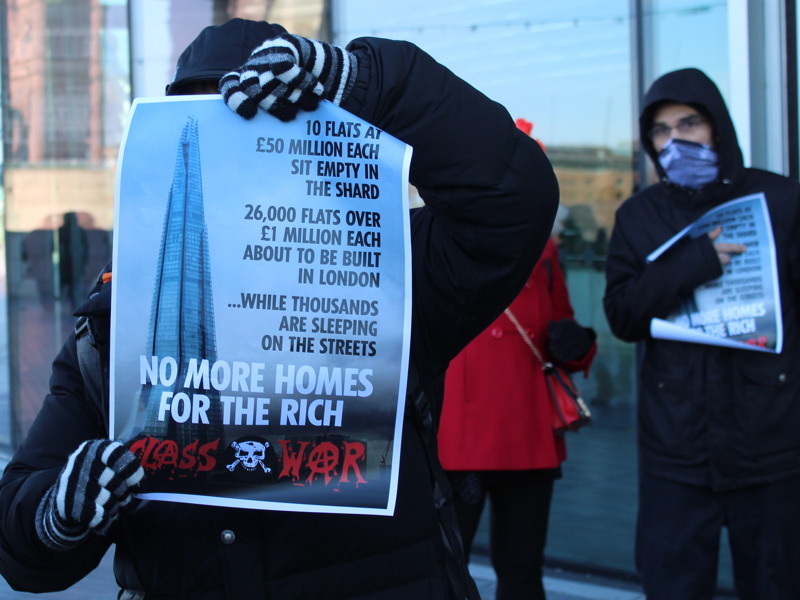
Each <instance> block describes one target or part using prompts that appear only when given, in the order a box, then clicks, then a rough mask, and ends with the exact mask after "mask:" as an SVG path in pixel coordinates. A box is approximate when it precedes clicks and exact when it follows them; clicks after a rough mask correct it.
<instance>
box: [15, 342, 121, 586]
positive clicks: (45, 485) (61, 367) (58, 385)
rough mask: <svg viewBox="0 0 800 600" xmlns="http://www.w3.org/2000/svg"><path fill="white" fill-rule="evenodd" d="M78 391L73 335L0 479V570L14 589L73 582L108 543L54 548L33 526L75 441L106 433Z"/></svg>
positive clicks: (96, 541) (94, 562)
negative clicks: (42, 540)
mask: <svg viewBox="0 0 800 600" xmlns="http://www.w3.org/2000/svg"><path fill="white" fill-rule="evenodd" d="M98 415H99V413H98V410H97V408H96V407H94V406H93V405H92V404H91V402H90V401H89V400H88V399H87V398H86V396H85V394H84V393H83V384H82V379H81V376H80V370H79V367H78V360H77V351H76V345H75V337H74V335H73V336H72V337H71V338H70V339H69V340H68V341H67V343H66V344H65V345H64V347H63V348H62V350H61V352H60V353H59V354H58V356H57V357H56V359H55V361H54V362H53V371H52V375H51V379H50V394H49V395H48V396H47V398H46V399H45V401H44V404H43V406H42V409H41V410H40V412H39V414H38V416H37V417H36V420H35V421H34V423H33V425H32V426H31V429H30V431H29V432H28V434H27V436H26V438H25V440H24V441H23V442H22V444H21V445H20V447H19V448H18V449H17V451H16V452H15V454H14V456H13V458H12V459H11V462H10V463H9V465H8V467H7V468H6V470H5V472H4V474H3V477H2V479H0V573H2V575H3V577H4V578H5V579H6V581H7V582H8V584H9V585H10V586H11V587H12V588H14V589H15V590H25V591H30V592H48V591H56V590H62V589H65V588H67V587H69V586H70V585H72V584H74V583H76V582H77V581H79V580H80V579H81V578H83V577H84V576H85V575H87V574H88V573H89V572H90V571H92V570H93V569H94V568H95V567H96V566H97V565H98V564H99V562H100V560H101V559H102V557H103V555H104V554H105V552H106V550H107V549H108V546H109V544H110V541H109V540H108V539H107V538H101V537H99V536H90V537H89V538H88V539H87V541H86V542H85V543H83V544H82V545H81V546H79V547H77V548H75V549H73V550H70V551H66V552H55V551H52V550H50V549H48V548H47V547H46V546H44V544H42V543H41V542H40V541H39V539H38V537H37V535H36V530H35V525H34V522H35V514H36V509H37V507H38V506H39V502H40V501H41V499H42V497H43V496H44V494H45V492H46V491H47V490H48V489H49V488H50V486H52V485H53V483H55V480H56V478H57V476H58V474H59V473H60V471H61V468H62V467H63V466H64V465H65V464H66V462H67V457H68V456H69V454H71V453H72V452H73V451H74V450H75V448H77V447H78V446H79V445H80V443H81V442H83V441H84V440H87V439H97V438H104V437H107V436H108V433H107V432H106V431H105V428H104V426H103V425H102V421H101V419H100V418H99V417H98Z"/></svg>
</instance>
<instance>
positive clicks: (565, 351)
mask: <svg viewBox="0 0 800 600" xmlns="http://www.w3.org/2000/svg"><path fill="white" fill-rule="evenodd" d="M595 339H597V334H596V333H595V332H594V329H592V328H591V327H583V326H582V325H580V324H579V323H578V322H577V321H575V320H574V319H561V320H560V321H550V323H549V324H548V325H547V350H548V351H549V352H550V357H551V358H552V359H553V360H554V361H555V362H557V363H568V362H573V361H576V360H580V359H582V358H583V357H584V356H586V355H587V354H588V353H589V350H591V349H592V346H593V345H594V341H595Z"/></svg>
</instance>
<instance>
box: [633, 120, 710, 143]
mask: <svg viewBox="0 0 800 600" xmlns="http://www.w3.org/2000/svg"><path fill="white" fill-rule="evenodd" d="M706 122H707V121H706V119H705V117H703V116H702V115H689V116H688V117H683V118H682V119H680V120H679V121H678V124H677V125H675V127H670V126H669V125H665V124H664V123H659V124H658V125H656V126H655V127H653V128H652V129H651V130H650V131H648V132H647V136H648V137H649V138H650V139H651V140H663V139H666V138H669V137H670V135H672V130H673V129H674V130H676V131H677V132H678V133H680V134H683V135H689V134H691V133H693V132H694V130H695V129H697V128H698V127H700V126H701V125H704V124H705V123H706Z"/></svg>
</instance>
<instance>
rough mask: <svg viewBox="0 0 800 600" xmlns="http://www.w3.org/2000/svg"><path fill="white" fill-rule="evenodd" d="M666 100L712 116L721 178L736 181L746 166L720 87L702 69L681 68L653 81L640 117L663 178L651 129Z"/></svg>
mask: <svg viewBox="0 0 800 600" xmlns="http://www.w3.org/2000/svg"><path fill="white" fill-rule="evenodd" d="M662 102H678V103H680V104H689V105H691V106H694V107H695V108H696V109H698V111H700V112H701V113H702V114H703V115H705V116H706V117H708V118H710V119H711V122H712V125H713V127H714V140H715V144H716V151H717V154H718V155H719V177H720V180H723V181H724V180H729V181H733V180H735V179H736V178H737V177H738V175H739V174H740V173H741V171H742V169H743V168H744V159H743V158H742V151H741V149H740V148H739V141H738V139H737V138H736V130H735V129H734V127H733V121H731V115H730V113H729V112H728V108H727V106H726V105H725V100H723V98H722V94H720V92H719V89H718V88H717V86H716V85H715V84H714V82H713V81H711V79H709V77H708V76H707V75H706V74H705V73H703V72H702V71H700V70H699V69H681V70H679V71H672V72H671V73H667V74H666V75H662V76H661V77H659V78H658V79H656V80H655V81H654V82H653V84H652V85H651V86H650V89H649V90H648V91H647V93H646V94H645V97H644V108H643V109H642V112H641V115H640V116H639V132H640V133H639V135H640V136H641V142H642V148H644V150H645V151H646V152H647V155H648V156H649V157H650V159H651V160H652V161H653V165H654V166H655V168H656V171H657V172H658V175H659V177H660V178H663V177H664V169H662V168H661V165H660V164H659V162H658V153H657V152H656V150H655V148H654V147H653V143H652V142H651V141H650V139H649V138H648V136H647V132H648V131H650V128H651V127H652V126H653V117H654V116H655V112H656V109H657V107H658V105H659V104H661V103H662Z"/></svg>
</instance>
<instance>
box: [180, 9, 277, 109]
mask: <svg viewBox="0 0 800 600" xmlns="http://www.w3.org/2000/svg"><path fill="white" fill-rule="evenodd" d="M285 32H286V30H285V29H284V28H283V27H281V26H280V25H273V24H270V23H267V22H266V21H247V20H245V19H231V20H230V21H228V22H226V23H223V24H222V25H211V26H209V27H206V28H205V29H203V31H201V32H200V35H198V36H197V37H196V38H195V39H194V41H193V42H192V43H191V44H189V46H188V47H187V48H186V50H184V51H183V52H182V53H181V55H180V57H179V58H178V66H177V68H176V70H175V77H173V79H172V83H170V84H168V85H167V89H166V93H167V96H175V95H178V94H181V93H182V91H181V90H182V86H183V85H184V84H186V83H190V82H193V81H203V80H217V81H219V80H220V78H222V76H223V75H225V74H226V73H228V72H230V71H233V70H234V69H238V68H239V67H241V66H242V65H243V64H244V63H245V61H247V59H248V58H249V56H250V53H251V52H252V51H253V50H255V49H256V47H257V46H259V45H260V44H261V42H263V41H264V40H267V39H269V38H273V37H275V36H278V35H280V34H282V33H285Z"/></svg>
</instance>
